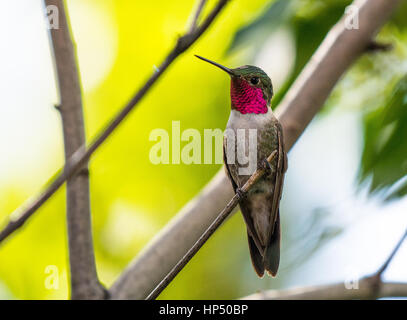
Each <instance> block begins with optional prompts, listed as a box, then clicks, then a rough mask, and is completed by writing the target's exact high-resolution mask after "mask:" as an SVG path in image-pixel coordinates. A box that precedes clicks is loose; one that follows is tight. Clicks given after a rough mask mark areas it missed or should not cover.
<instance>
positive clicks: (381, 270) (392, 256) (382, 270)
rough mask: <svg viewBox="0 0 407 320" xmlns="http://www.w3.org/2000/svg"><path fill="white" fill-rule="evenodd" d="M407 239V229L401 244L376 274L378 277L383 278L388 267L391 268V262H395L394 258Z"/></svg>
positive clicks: (399, 243) (400, 241)
mask: <svg viewBox="0 0 407 320" xmlns="http://www.w3.org/2000/svg"><path fill="white" fill-rule="evenodd" d="M406 238H407V229H406V231H405V232H404V234H403V236H402V237H401V238H400V240H399V242H398V243H397V245H396V246H395V247H394V249H393V251H392V252H391V253H390V256H389V257H388V258H387V260H386V261H385V262H384V263H383V265H382V266H381V267H380V269H379V270H378V271H377V273H376V277H379V278H380V277H381V276H382V274H383V272H384V271H386V269H387V267H388V266H389V264H390V262H391V261H392V260H393V258H394V256H395V255H396V253H397V251H398V250H399V249H400V247H401V245H402V243H403V242H404V240H405V239H406Z"/></svg>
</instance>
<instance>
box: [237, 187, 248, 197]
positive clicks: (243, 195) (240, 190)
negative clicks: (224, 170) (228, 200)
mask: <svg viewBox="0 0 407 320" xmlns="http://www.w3.org/2000/svg"><path fill="white" fill-rule="evenodd" d="M236 194H237V195H238V196H239V199H243V198H244V197H245V196H246V192H244V191H243V190H242V189H240V188H237V189H236Z"/></svg>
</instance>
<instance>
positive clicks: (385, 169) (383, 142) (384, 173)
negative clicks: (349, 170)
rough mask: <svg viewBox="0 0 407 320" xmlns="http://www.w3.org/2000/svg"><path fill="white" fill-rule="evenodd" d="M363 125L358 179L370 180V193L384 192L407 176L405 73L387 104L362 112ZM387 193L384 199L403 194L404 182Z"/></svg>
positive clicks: (406, 91)
mask: <svg viewBox="0 0 407 320" xmlns="http://www.w3.org/2000/svg"><path fill="white" fill-rule="evenodd" d="M363 126H364V137H365V141H364V149H363V153H362V161H361V167H360V171H359V180H360V182H365V181H367V180H368V179H370V188H369V191H370V192H371V193H375V192H378V191H386V190H385V189H386V188H387V189H388V188H390V187H391V186H393V185H394V184H395V183H396V182H398V181H399V180H400V179H402V178H403V177H405V176H406V175H407V157H406V155H407V143H406V137H407V75H406V76H404V77H403V78H401V79H400V80H399V81H398V82H397V84H396V85H395V87H394V89H393V90H392V92H391V94H390V96H389V99H388V102H387V103H385V104H384V105H383V106H382V107H380V108H378V109H375V110H373V111H370V112H369V113H367V114H366V115H365V117H364V120H363ZM387 191H389V190H387ZM389 192H390V194H389V195H387V198H386V200H389V199H394V198H398V197H401V196H404V195H405V194H406V193H407V185H406V184H405V183H404V185H402V186H401V187H399V188H396V190H395V191H391V190H390V191H389Z"/></svg>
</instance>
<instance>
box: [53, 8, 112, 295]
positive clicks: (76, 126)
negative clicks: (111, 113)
mask: <svg viewBox="0 0 407 320" xmlns="http://www.w3.org/2000/svg"><path fill="white" fill-rule="evenodd" d="M45 5H46V6H51V5H53V6H56V7H57V8H58V11H59V26H58V29H54V28H52V29H51V42H52V48H53V54H54V60H55V66H56V74H57V78H58V85H59V86H58V87H59V95H60V100H61V104H60V106H59V107H58V108H57V109H58V110H59V112H60V114H61V118H62V127H63V136H64V145H65V159H66V160H68V159H69V158H70V156H71V155H72V154H73V153H74V152H75V151H76V150H77V149H79V148H81V147H82V146H84V145H85V128H84V121H83V111H82V94H81V87H80V78H79V71H78V67H77V62H76V56H75V49H74V45H73V43H72V39H71V32H70V30H69V20H68V14H67V12H66V8H65V7H64V2H63V0H45ZM66 198H67V202H66V208H67V224H68V239H69V262H70V271H71V296H72V299H101V298H103V297H104V288H103V287H102V285H101V284H100V283H99V280H98V277H97V274H96V264H95V255H94V250H93V242H92V225H91V214H90V199H89V172H88V168H87V164H85V165H84V166H83V167H82V168H81V169H80V171H78V173H77V174H76V175H74V176H72V177H71V178H70V179H69V180H68V182H67V188H66Z"/></svg>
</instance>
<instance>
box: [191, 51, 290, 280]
mask: <svg viewBox="0 0 407 320" xmlns="http://www.w3.org/2000/svg"><path fill="white" fill-rule="evenodd" d="M195 56H196V57H197V58H199V59H201V60H203V61H205V62H208V63H210V64H212V65H214V66H216V67H218V68H219V69H221V70H223V71H225V72H226V73H228V74H229V76H230V78H231V85H230V99H231V111H230V116H229V120H228V122H227V125H226V130H225V136H224V141H223V161H224V165H225V171H226V174H227V176H228V178H229V180H230V182H231V184H232V187H233V189H234V191H235V193H238V194H239V196H240V197H239V206H240V211H241V213H242V215H243V218H244V222H245V224H246V228H247V238H248V243H249V252H250V256H251V261H252V264H253V267H254V270H255V271H256V273H257V275H258V276H259V277H263V275H264V273H265V271H266V272H267V273H268V274H269V275H271V276H272V277H275V276H276V275H277V271H278V267H279V264H280V241H281V240H280V239H281V226H280V209H279V206H280V200H281V196H282V189H283V183H284V175H285V172H286V170H287V154H286V152H285V148H284V139H283V129H282V126H281V123H280V122H279V120H278V119H277V117H276V116H275V115H274V113H273V111H272V109H271V99H272V97H273V94H274V93H273V85H272V82H271V80H270V78H269V76H268V75H267V74H266V73H265V72H264V71H263V70H262V69H260V68H258V67H256V66H251V65H244V66H241V67H238V68H234V69H230V68H227V67H225V66H223V65H221V64H219V63H217V62H214V61H212V60H209V59H206V58H204V57H201V56H198V55H195ZM239 131H240V136H239ZM250 131H252V132H254V134H253V136H254V137H255V138H256V141H254V142H255V143H254V146H255V150H252V151H254V152H252V154H254V157H252V156H250V152H251V151H250V150H251V148H252V149H253V146H251V145H250V134H251V133H250ZM228 132H229V135H230V136H231V137H232V136H234V139H230V138H229V135H228V134H227V133H228ZM242 132H243V134H242ZM239 147H241V148H240V152H242V151H241V149H242V148H243V149H244V156H246V157H248V161H247V162H246V163H240V161H239ZM274 151H276V156H275V157H274V158H273V160H272V161H271V162H270V163H269V162H268V161H267V157H268V156H269V155H270V154H271V153H272V152H274ZM236 153H237V158H238V159H237V160H236ZM250 161H251V163H250ZM250 167H252V169H253V168H254V171H256V169H259V168H262V169H264V170H265V172H266V174H265V175H263V176H262V178H261V179H260V180H259V181H257V182H256V184H255V185H253V186H252V188H250V190H249V191H248V192H246V193H243V192H242V191H241V188H242V187H243V185H244V184H245V182H246V181H247V180H248V179H249V178H250V176H251V174H253V173H254V171H253V170H251V172H249V171H248V170H247V169H248V168H250Z"/></svg>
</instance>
